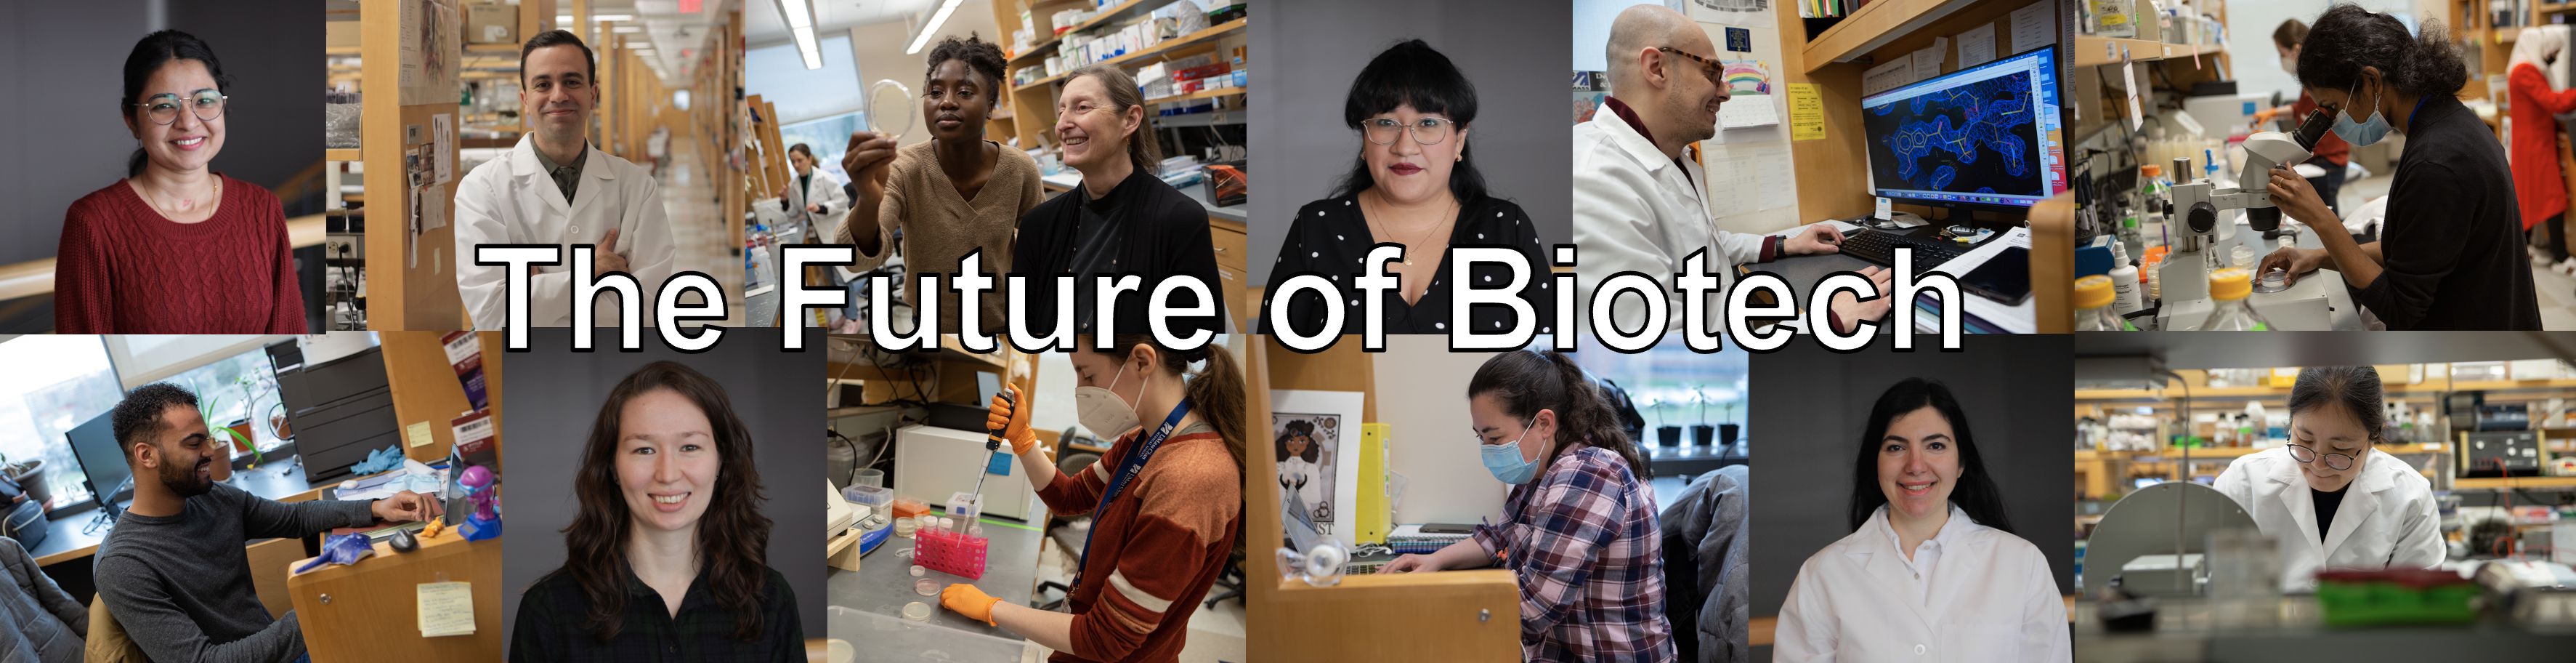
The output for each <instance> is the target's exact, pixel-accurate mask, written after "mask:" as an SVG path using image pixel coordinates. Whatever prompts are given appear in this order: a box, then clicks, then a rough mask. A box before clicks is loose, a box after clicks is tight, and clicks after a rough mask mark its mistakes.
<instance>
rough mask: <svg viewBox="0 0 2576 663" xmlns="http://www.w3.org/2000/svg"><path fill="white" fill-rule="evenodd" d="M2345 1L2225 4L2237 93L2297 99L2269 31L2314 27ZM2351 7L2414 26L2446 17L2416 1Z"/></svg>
mask: <svg viewBox="0 0 2576 663" xmlns="http://www.w3.org/2000/svg"><path fill="white" fill-rule="evenodd" d="M2344 1H2348V0H2339V1H2338V2H2336V3H2329V2H2327V1H2326V0H2267V1H2262V2H2246V1H2244V0H2239V1H2237V2H2230V3H2227V38H2228V44H2227V52H2228V55H2230V56H2232V57H2233V60H2232V62H2231V63H2230V64H2232V65H2234V66H2235V69H2236V72H2235V73H2236V80H2237V91H2239V92H2247V93H2257V92H2273V91H2278V92H2280V93H2281V94H2282V96H2283V97H2285V98H2292V99H2295V98H2297V97H2298V96H2299V82H2298V78H2297V77H2294V76H2291V75H2290V73H2289V72H2286V71H2282V70H2281V56H2280V54H2279V53H2278V52H2276V51H2274V50H2273V48H2272V30H2274V29H2277V28H2279V27H2281V22H2282V21H2285V20H2289V19H2293V18H2295V19H2299V20H2300V21H2301V22H2304V23H2307V24H2309V25H2315V24H2316V22H2317V16H2318V15H2319V14H2324V13H2326V8H2327V7H2330V6H2333V5H2334V4H2341V3H2342V2H2344ZM2351 4H2357V5H2361V7H2362V8H2364V9H2368V10H2371V11H2375V12H2390V13H2402V14H2405V17H2404V18H2403V20H2405V21H2407V22H2408V23H2409V24H2416V25H2420V24H2421V23H2422V19H2424V18H2433V19H2436V20H2442V17H2443V15H2444V14H2445V13H2446V12H2443V11H2441V10H2440V9H2438V8H2439V7H2440V5H2439V4H2438V3H2436V4H2434V5H2433V6H2434V7H2435V9H2419V8H2417V7H2416V6H2415V5H2416V2H2415V0H2358V1H2357V2H2351ZM2444 28H2445V29H2448V28H2449V26H2447V25H2445V26H2444Z"/></svg>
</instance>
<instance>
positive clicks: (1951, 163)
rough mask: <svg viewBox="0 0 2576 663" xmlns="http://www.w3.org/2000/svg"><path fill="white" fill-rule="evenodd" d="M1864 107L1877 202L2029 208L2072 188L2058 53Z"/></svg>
mask: <svg viewBox="0 0 2576 663" xmlns="http://www.w3.org/2000/svg"><path fill="white" fill-rule="evenodd" d="M1861 107H1862V113H1861V123H1862V127H1863V128H1864V129H1865V130H1866V131H1867V135H1868V143H1869V168H1870V188H1871V189H1873V190H1875V191H1876V192H1877V194H1878V195H1880V196H1885V197H1888V198H1893V199H1899V200H1907V201H1918V202H1929V203H1936V204H1960V205H1993V206H2008V207H2029V206H2030V205H2032V204H2033V203H2037V202H2039V201H2041V200H2046V199H2047V198H2048V197H2050V196H2053V195H2056V194H2058V193H2060V192H2063V191H2065V190H2066V163H2065V162H2066V151H2065V148H2064V147H2063V146H2062V145H2061V142H2060V141H2061V140H2062V138H2061V137H2062V136H2063V135H2064V128H2063V127H2061V126H2059V120H2058V103H2057V47H2055V46H2044V47H2040V48H2036V49H2032V50H2029V51H2025V52H2022V53H2019V54H2015V55H2013V56H2011V57H2006V58H2003V59H2000V60H1996V61H1993V62H1988V63H1985V64H1980V65H1977V66H1974V67H1969V68H1967V69H1962V70H1959V71H1955V72H1951V73H1949V74H1945V75H1941V76H1936V77H1933V78H1930V79H1926V80H1923V81H1918V82H1915V83H1913V84H1910V85H1906V86H1903V87H1899V88H1896V89H1894V90H1888V91H1885V92H1881V93H1878V94H1874V95H1869V96H1867V97H1863V98H1862V99H1861Z"/></svg>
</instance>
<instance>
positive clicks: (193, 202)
mask: <svg viewBox="0 0 2576 663" xmlns="http://www.w3.org/2000/svg"><path fill="white" fill-rule="evenodd" d="M141 188H142V189H143V192H144V196H143V204H146V205H151V206H152V211H154V212H159V213H161V215H162V216H187V215H188V213H189V212H191V211H194V210H196V209H197V199H196V198H191V197H186V196H181V197H179V202H178V205H177V208H178V209H177V210H176V211H175V212H174V211H172V209H171V207H170V206H169V205H165V204H163V203H162V202H161V201H159V200H155V198H156V197H166V196H168V195H169V194H167V193H164V192H162V191H159V190H157V189H154V188H153V187H150V186H145V187H141ZM214 189H215V190H214V193H213V194H212V195H210V196H209V197H208V199H209V200H214V199H220V198H222V197H223V195H224V179H223V178H221V177H217V178H215V181H214Z"/></svg>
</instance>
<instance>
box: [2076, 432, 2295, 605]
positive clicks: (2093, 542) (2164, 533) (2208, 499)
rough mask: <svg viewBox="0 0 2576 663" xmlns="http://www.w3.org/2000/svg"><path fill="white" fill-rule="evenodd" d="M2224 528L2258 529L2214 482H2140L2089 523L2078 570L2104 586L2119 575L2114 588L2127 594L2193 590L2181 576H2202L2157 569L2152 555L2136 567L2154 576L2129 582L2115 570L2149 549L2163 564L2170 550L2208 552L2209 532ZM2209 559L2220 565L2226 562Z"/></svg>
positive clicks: (2185, 593)
mask: <svg viewBox="0 0 2576 663" xmlns="http://www.w3.org/2000/svg"><path fill="white" fill-rule="evenodd" d="M2177 453H2179V452H2177ZM2230 529H2245V530H2258V531H2259V528H2257V527H2255V525H2254V516H2252V515H2250V514H2247V513H2246V512H2245V507H2244V506H2243V505H2240V504H2237V503H2236V500H2235V499H2233V498H2229V497H2228V496H2227V495H2226V494H2225V493H2221V492H2218V489H2216V488H2211V487H2209V486H2204V485H2201V484H2197V483H2192V482H2189V481H2167V482H2164V483H2159V484H2155V485H2151V486H2147V487H2144V488H2140V489H2138V490H2136V491H2134V492H2131V493H2129V494H2128V496H2126V497H2122V498H2120V501H2119V502H2118V503H2115V504H2112V505H2111V508H2110V510H2108V511H2105V512H2103V514H2102V520H2101V521H2100V522H2099V523H2097V524H2095V525H2094V526H2093V535H2092V536H2091V537H2090V538H2087V539H2086V540H2085V547H2084V571H2085V575H2087V576H2093V577H2088V578H2087V579H2086V580H2085V586H2087V587H2106V586H2109V585H2110V581H2111V580H2114V579H2117V580H2120V581H2121V582H2120V589H2121V590H2123V591H2125V592H2127V593H2129V594H2131V595H2137V596H2192V595H2198V594H2200V593H2201V590H2202V588H2201V587H2200V586H2198V585H2197V584H2189V583H2187V582H2186V581H2188V580H2190V579H2192V578H2195V577H2205V576H2201V575H2198V574H2197V573H2194V574H2183V573H2174V572H2171V570H2170V569H2166V570H2163V571H2157V570H2156V569H2157V566H2156V565H2157V564H2158V563H2157V562H2153V561H2151V562H2150V563H2149V564H2147V565H2142V566H2141V567H2140V568H2139V570H2141V571H2145V572H2146V573H2145V574H2144V576H2153V577H2154V578H2155V579H2156V580H2158V582H2133V581H2129V580H2127V579H2126V578H2123V577H2121V576H2123V575H2124V574H2126V573H2128V572H2129V570H2130V566H2131V562H2133V561H2136V560H2138V559H2139V558H2141V557H2146V556H2149V555H2165V556H2168V557H2166V558H2161V559H2163V561H2162V562H2161V564H2164V565H2166V566H2168V567H2169V566H2171V565H2172V564H2173V563H2174V562H2173V559H2172V556H2187V555H2207V554H2209V553H2210V552H2211V551H2210V550H2209V547H2208V546H2209V538H2210V536H2209V535H2210V533H2211V532H2214V531H2218V530H2230ZM2187 561H2188V560H2186V562H2187ZM2213 563H2215V564H2218V565H2220V566H2222V567H2223V566H2224V565H2226V564H2228V563H2230V562H2227V561H2226V560H2216V561H2214V562H2213ZM2186 568H2187V567H2186ZM2142 577H2143V576H2142Z"/></svg>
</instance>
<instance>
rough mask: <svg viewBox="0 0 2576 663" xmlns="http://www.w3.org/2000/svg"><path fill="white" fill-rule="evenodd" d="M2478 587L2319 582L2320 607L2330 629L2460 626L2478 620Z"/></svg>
mask: <svg viewBox="0 0 2576 663" xmlns="http://www.w3.org/2000/svg"><path fill="white" fill-rule="evenodd" d="M2477 598H2478V586H2477V585H2473V584H2459V585H2444V586H2439V587H2431V588H2421V589H2419V588H2414V587H2408V586H2405V585H2402V584H2399V583H2395V582H2387V581H2373V582H2320V583H2318V584H2317V607H2318V609H2319V610H2320V611H2321V612H2322V613H2323V615H2324V617H2325V623H2326V625H2327V626H2333V627H2351V626H2374V625H2381V624H2457V623H2465V622H2472V621H2476V620H2477V618H2478V610H2477Z"/></svg>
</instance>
